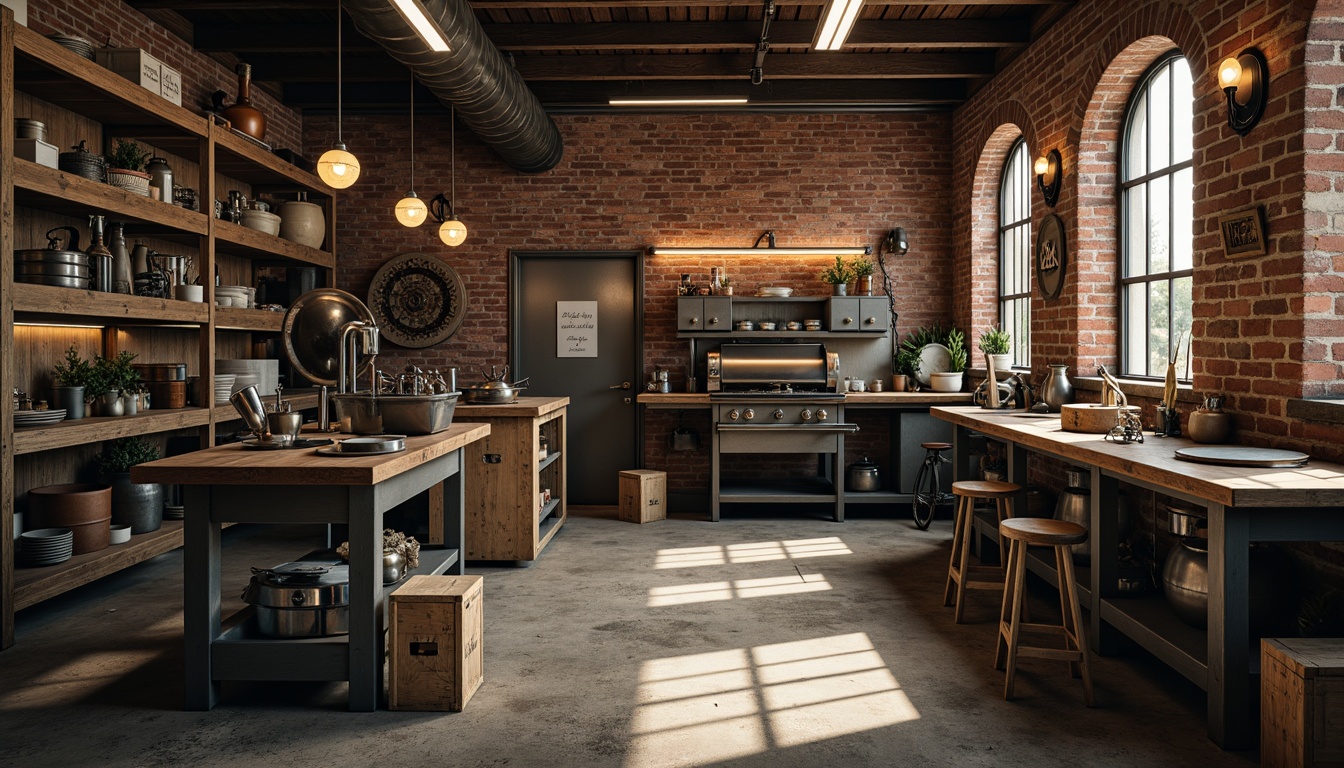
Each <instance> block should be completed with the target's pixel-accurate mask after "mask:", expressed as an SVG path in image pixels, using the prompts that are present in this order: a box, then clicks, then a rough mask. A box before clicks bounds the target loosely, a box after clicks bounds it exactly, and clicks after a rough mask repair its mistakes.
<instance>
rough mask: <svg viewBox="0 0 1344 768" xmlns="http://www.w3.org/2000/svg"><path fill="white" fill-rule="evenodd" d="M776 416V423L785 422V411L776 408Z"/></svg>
mask: <svg viewBox="0 0 1344 768" xmlns="http://www.w3.org/2000/svg"><path fill="white" fill-rule="evenodd" d="M774 415H775V421H783V420H784V411H783V410H781V409H779V408H776V409H775V414H774Z"/></svg>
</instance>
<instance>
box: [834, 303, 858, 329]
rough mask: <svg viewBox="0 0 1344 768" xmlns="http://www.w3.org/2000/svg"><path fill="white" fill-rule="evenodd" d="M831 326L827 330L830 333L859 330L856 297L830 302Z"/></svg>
mask: <svg viewBox="0 0 1344 768" xmlns="http://www.w3.org/2000/svg"><path fill="white" fill-rule="evenodd" d="M830 315H831V324H830V326H829V330H830V331H831V332H832V333H835V332H837V331H857V330H859V299H858V297H857V296H848V297H845V298H833V299H831V300H830Z"/></svg>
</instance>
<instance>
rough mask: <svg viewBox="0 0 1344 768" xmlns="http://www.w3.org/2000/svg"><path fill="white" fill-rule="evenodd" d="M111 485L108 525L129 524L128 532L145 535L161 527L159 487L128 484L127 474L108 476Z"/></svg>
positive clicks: (161, 494)
mask: <svg viewBox="0 0 1344 768" xmlns="http://www.w3.org/2000/svg"><path fill="white" fill-rule="evenodd" d="M106 482H108V483H110V484H111V485H112V525H129V526H131V533H132V534H137V533H149V532H150V531H157V530H159V528H160V527H162V526H163V486H162V485H160V484H158V483H132V482H131V473H130V472H120V473H118V474H115V475H109V476H108V477H107V478H106Z"/></svg>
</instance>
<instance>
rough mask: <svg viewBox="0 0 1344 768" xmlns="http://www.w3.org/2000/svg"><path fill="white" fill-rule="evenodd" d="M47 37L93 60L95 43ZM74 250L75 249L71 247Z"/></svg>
mask: <svg viewBox="0 0 1344 768" xmlns="http://www.w3.org/2000/svg"><path fill="white" fill-rule="evenodd" d="M47 39H49V40H51V41H52V42H53V43H56V44H57V45H59V46H61V47H62V48H65V49H66V50H68V51H70V52H71V53H73V54H75V55H76V56H82V57H84V58H86V59H88V60H89V61H93V43H91V42H89V41H88V40H85V39H84V38H82V37H76V36H74V35H47ZM71 250H74V249H71Z"/></svg>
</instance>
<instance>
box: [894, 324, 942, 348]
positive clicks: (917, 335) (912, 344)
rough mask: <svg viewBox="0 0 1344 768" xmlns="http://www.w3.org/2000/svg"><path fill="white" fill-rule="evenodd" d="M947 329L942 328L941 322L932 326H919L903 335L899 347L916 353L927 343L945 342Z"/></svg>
mask: <svg viewBox="0 0 1344 768" xmlns="http://www.w3.org/2000/svg"><path fill="white" fill-rule="evenodd" d="M946 342H947V331H944V330H943V326H942V324H941V323H940V324H938V325H933V326H928V325H925V326H921V327H919V328H916V329H915V330H913V331H911V332H909V333H907V334H906V335H905V340H903V341H902V342H901V349H903V350H908V351H910V352H914V353H916V354H918V352H919V350H920V348H922V347H924V346H925V345H927V344H946Z"/></svg>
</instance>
